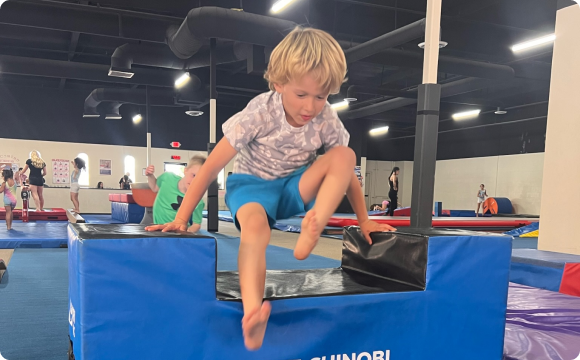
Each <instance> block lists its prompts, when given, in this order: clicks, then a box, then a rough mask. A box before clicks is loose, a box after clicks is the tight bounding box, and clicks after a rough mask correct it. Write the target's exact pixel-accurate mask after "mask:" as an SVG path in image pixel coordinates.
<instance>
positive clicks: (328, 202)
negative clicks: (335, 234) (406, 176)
mask: <svg viewBox="0 0 580 360" xmlns="http://www.w3.org/2000/svg"><path fill="white" fill-rule="evenodd" d="M355 165H356V155H355V154H354V151H352V149H350V148H348V147H346V146H338V147H335V148H333V149H331V150H330V151H328V152H327V153H326V154H324V156H322V157H321V158H320V159H318V160H316V161H315V162H314V164H312V166H311V167H310V168H309V169H308V170H306V171H305V172H304V174H303V175H302V177H301V179H300V183H299V185H298V189H299V191H300V196H301V197H302V201H304V203H306V204H307V203H309V202H310V201H312V200H313V199H314V198H316V202H315V203H314V207H313V208H312V210H311V211H309V212H308V213H307V214H306V216H305V217H304V220H303V221H302V231H301V232H300V236H299V238H298V242H297V243H296V248H295V249H294V256H295V257H296V258H297V259H301V260H302V259H305V258H307V257H308V255H310V252H311V251H312V249H313V248H314V246H315V245H316V242H317V241H318V238H319V237H320V234H321V233H322V230H323V229H324V227H325V226H326V224H327V223H328V220H329V219H330V217H331V216H332V214H333V213H334V212H335V211H336V208H337V207H338V205H339V204H340V202H341V201H342V199H343V197H344V194H345V192H346V190H347V189H348V186H349V184H350V182H351V181H352V178H353V175H354V167H355Z"/></svg>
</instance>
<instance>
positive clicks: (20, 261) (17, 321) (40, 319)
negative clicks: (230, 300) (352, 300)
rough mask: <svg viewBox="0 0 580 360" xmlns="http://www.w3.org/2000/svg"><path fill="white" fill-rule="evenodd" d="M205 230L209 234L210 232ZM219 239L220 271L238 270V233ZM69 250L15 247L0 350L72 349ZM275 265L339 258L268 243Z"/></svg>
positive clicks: (17, 356) (53, 359) (48, 356)
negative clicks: (300, 254) (302, 254)
mask: <svg viewBox="0 0 580 360" xmlns="http://www.w3.org/2000/svg"><path fill="white" fill-rule="evenodd" d="M202 234H205V235H208V233H207V232H203V231H202ZM209 235H211V236H214V237H216V238H217V244H218V265H217V266H218V270H220V271H226V270H237V256H238V246H239V243H240V240H239V238H235V237H231V236H227V235H221V234H209ZM67 259H68V251H67V249H16V250H15V251H14V255H13V256H12V259H11V261H10V264H9V266H8V271H7V272H6V274H5V275H4V277H3V278H2V282H1V283H0V300H1V301H0V304H1V306H0V319H2V322H1V324H0V353H1V354H2V356H3V357H4V358H6V359H9V360H30V359H42V360H62V359H66V351H67V349H68V339H67V336H68V322H67V314H68V260H67ZM266 262H267V267H268V269H270V270H282V269H316V268H336V267H338V266H340V261H338V260H333V259H329V258H325V257H322V256H316V255H312V256H310V257H309V258H308V259H306V260H304V261H298V260H296V259H295V258H294V256H293V252H292V250H290V249H285V248H281V247H277V246H268V249H267V251H266Z"/></svg>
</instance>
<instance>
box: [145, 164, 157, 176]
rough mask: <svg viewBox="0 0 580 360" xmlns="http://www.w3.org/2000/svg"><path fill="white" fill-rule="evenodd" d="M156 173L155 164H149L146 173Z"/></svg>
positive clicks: (147, 174)
mask: <svg viewBox="0 0 580 360" xmlns="http://www.w3.org/2000/svg"><path fill="white" fill-rule="evenodd" d="M154 173H155V166H154V165H149V166H147V169H146V170H145V175H146V176H150V175H153V174H154Z"/></svg>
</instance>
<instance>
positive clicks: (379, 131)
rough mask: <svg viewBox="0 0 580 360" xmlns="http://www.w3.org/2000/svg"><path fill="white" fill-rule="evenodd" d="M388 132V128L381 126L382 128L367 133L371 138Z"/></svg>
mask: <svg viewBox="0 0 580 360" xmlns="http://www.w3.org/2000/svg"><path fill="white" fill-rule="evenodd" d="M388 132H389V127H388V126H382V127H378V128H375V129H372V130H371V131H369V134H371V135H372V136H378V135H384V134H386V133H388Z"/></svg>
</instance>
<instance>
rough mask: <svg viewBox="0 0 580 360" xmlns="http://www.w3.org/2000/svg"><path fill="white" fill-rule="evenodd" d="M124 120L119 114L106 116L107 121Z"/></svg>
mask: <svg viewBox="0 0 580 360" xmlns="http://www.w3.org/2000/svg"><path fill="white" fill-rule="evenodd" d="M122 118H123V117H122V116H121V115H119V114H107V115H106V116H105V119H107V120H120V119H122Z"/></svg>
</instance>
